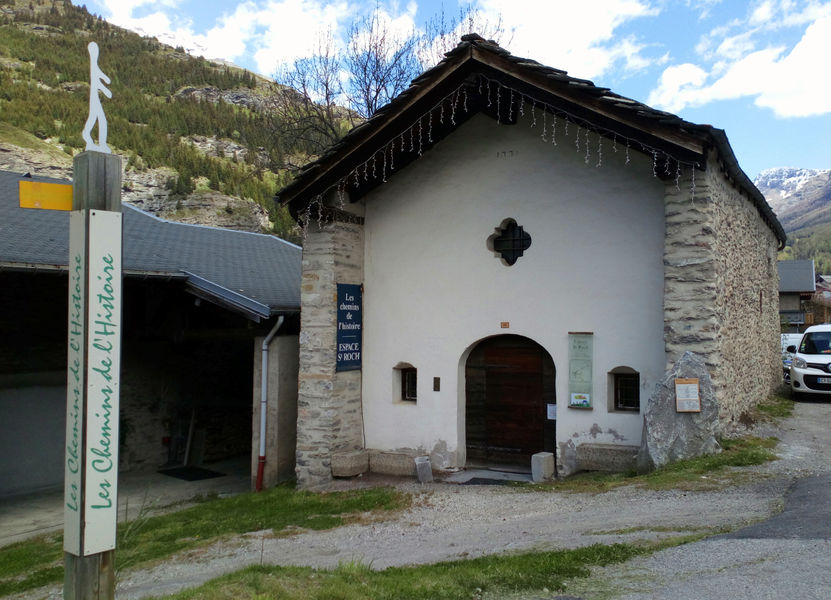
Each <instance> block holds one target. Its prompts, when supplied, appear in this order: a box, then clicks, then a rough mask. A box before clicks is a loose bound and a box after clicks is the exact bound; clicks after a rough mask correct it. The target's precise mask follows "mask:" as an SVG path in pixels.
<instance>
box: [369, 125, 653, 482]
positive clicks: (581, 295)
mask: <svg viewBox="0 0 831 600" xmlns="http://www.w3.org/2000/svg"><path fill="white" fill-rule="evenodd" d="M530 119H531V117H530V115H529V114H527V113H526V115H525V117H524V118H521V119H520V120H519V122H518V123H517V124H515V125H506V124H499V123H497V122H496V121H495V120H493V119H491V118H489V117H487V116H485V115H483V114H478V115H476V116H474V117H473V118H471V119H470V120H469V121H468V122H467V123H465V124H464V125H462V126H461V127H460V128H459V129H458V130H457V131H456V132H454V133H453V135H450V136H448V137H447V138H446V139H444V140H443V141H442V142H440V143H439V144H437V145H436V146H435V147H434V148H432V149H431V150H430V152H427V153H425V154H424V156H422V157H421V158H420V159H418V160H416V161H415V162H413V163H412V164H411V165H409V166H408V167H406V168H405V169H404V170H402V171H401V172H398V173H397V174H395V176H393V177H391V178H390V179H389V180H388V181H387V182H386V183H385V184H383V185H381V186H379V187H378V188H376V189H375V190H374V191H373V192H372V193H370V194H368V195H367V196H366V197H365V198H364V199H363V200H362V204H363V209H364V216H365V229H364V282H363V283H364V296H363V301H364V331H363V372H362V404H363V417H364V435H365V446H366V448H372V449H377V450H404V451H409V452H413V451H417V452H426V453H429V454H430V455H431V456H432V457H433V464H434V466H436V467H439V468H449V467H460V466H463V465H464V463H465V368H464V367H465V361H466V359H467V356H468V354H469V353H470V351H471V349H472V348H473V347H474V346H475V345H476V344H477V343H478V342H479V341H481V340H483V339H485V338H488V337H490V336H495V335H501V334H514V335H520V336H525V337H527V338H530V339H532V340H534V341H535V342H537V343H538V344H540V345H541V346H542V347H543V348H544V349H545V350H546V351H547V352H548V353H549V354H550V355H551V357H552V359H553V362H554V365H555V369H556V397H557V404H558V408H557V424H556V438H557V442H558V448H560V449H562V444H564V443H569V442H570V443H571V444H573V446H579V445H580V444H582V443H606V444H622V445H627V446H636V445H638V444H639V443H640V437H641V429H642V426H643V423H642V418H641V416H640V414H639V413H637V412H634V413H633V412H615V411H612V410H610V409H609V401H608V397H607V396H608V394H607V391H608V390H607V388H608V379H609V376H608V373H609V372H610V371H611V370H612V369H613V368H615V367H621V366H625V367H630V368H632V369H634V370H636V371H637V372H639V373H640V398H641V403H642V406H643V404H644V403H645V401H646V399H647V398H648V397H649V395H650V391H651V389H652V388H653V387H654V384H655V382H656V381H657V380H658V379H659V378H660V377H661V376H662V375H663V372H664V368H665V361H666V354H665V348H664V343H663V328H664V314H663V288H664V270H663V253H664V204H663V202H664V190H665V186H664V183H663V182H662V181H661V180H660V179H658V178H657V177H653V176H652V173H653V172H652V164H651V162H652V161H651V159H650V158H649V157H646V156H644V155H642V154H640V153H636V152H634V151H631V152H627V149H626V147H625V145H623V144H620V143H618V144H613V142H612V141H610V140H609V139H607V138H604V139H603V140H602V145H601V141H600V140H599V138H598V137H597V135H596V134H594V133H590V134H589V136H588V143H589V145H590V151H589V153H588V162H587V159H586V157H587V153H586V147H585V144H586V140H587V138H586V133H585V130H582V129H580V130H579V133H577V132H578V128H576V127H575V126H574V125H573V124H571V125H570V127H569V131H568V137H566V134H565V131H564V128H563V125H564V123H563V122H562V121H560V129H559V131H558V132H557V135H558V137H557V140H556V141H557V144H556V145H554V144H553V143H552V141H551V123H550V122H549V124H548V126H549V129H548V135H547V140H546V141H543V140H541V139H540V134H541V127H540V126H541V122H540V123H538V125H537V126H536V127H532V126H531V121H530ZM575 134H577V137H576V138H575ZM576 139H579V147H578V144H577V143H576ZM627 156H628V159H627ZM627 161H628V164H627ZM506 219H514V220H515V221H516V222H517V224H518V225H521V226H522V227H524V229H525V231H526V232H527V233H528V234H530V236H531V239H532V241H531V246H530V247H529V248H528V249H527V250H526V251H525V253H524V256H522V257H521V258H519V259H518V261H517V262H516V264H514V265H513V266H506V264H505V263H504V262H503V261H502V259H501V258H499V257H497V256H496V255H495V254H494V253H493V252H492V251H490V250H489V249H488V247H487V240H488V237H489V236H490V235H491V234H493V233H494V231H495V228H497V227H499V226H500V225H501V224H502V223H503V222H504V221H505V220H506ZM506 323H507V324H508V327H504V324H506ZM569 332H592V334H593V339H594V355H593V378H592V404H593V408H592V409H591V410H578V409H570V408H568V401H567V398H568V335H569ZM399 363H409V364H411V365H413V366H414V367H416V368H417V369H418V400H417V402H415V403H412V402H405V401H401V400H400V396H398V395H397V394H396V389H395V382H394V376H395V367H396V365H398V364H399ZM435 377H438V378H440V391H433V381H434V378H435Z"/></svg>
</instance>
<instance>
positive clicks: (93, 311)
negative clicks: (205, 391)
mask: <svg viewBox="0 0 831 600" xmlns="http://www.w3.org/2000/svg"><path fill="white" fill-rule="evenodd" d="M85 213H86V211H76V212H73V213H72V214H71V217H70V230H71V234H70V265H71V268H70V289H69V300H70V302H69V338H68V344H69V346H68V351H69V352H68V363H67V368H68V372H67V378H68V380H67V383H68V394H69V401H68V404H67V424H66V464H65V473H66V483H65V506H64V513H65V517H66V524H67V527H66V530H65V533H64V549H65V550H66V551H67V552H71V553H73V554H78V555H83V556H86V555H89V554H95V553H98V552H103V551H105V550H110V549H112V548H114V547H115V521H116V519H115V513H116V510H117V503H116V494H117V483H118V408H119V373H120V357H121V349H120V345H121V342H120V340H121V331H120V330H121V236H120V232H121V214H120V213H116V212H109V211H90V215H89V230H90V234H89V255H88V256H86V257H85V256H84V248H83V244H82V243H83V228H84V227H85V219H86V217H85ZM87 269H88V271H89V289H88V293H87V294H86V297H87V299H88V306H86V307H85V306H84V296H85V294H84V277H85V274H86V270H87ZM85 325H86V329H87V332H86V340H85V339H84V326H85ZM84 365H86V369H84ZM84 390H86V394H87V406H86V428H85V429H86V430H85V431H84V427H83V418H84V414H83V392H84ZM82 437H83V439H84V440H85V445H86V456H82V455H81V448H82V443H81V442H82ZM82 465H83V466H84V477H83V480H84V481H83V482H82V478H81V467H82ZM82 485H83V486H84V493H83V495H82V494H81V493H80V490H81V486H82ZM82 497H83V506H82V504H81V498H82ZM81 531H83V547H82V544H81V539H82V537H81Z"/></svg>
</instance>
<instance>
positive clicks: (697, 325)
mask: <svg viewBox="0 0 831 600" xmlns="http://www.w3.org/2000/svg"><path fill="white" fill-rule="evenodd" d="M694 177H695V181H694V182H693V175H692V174H691V172H686V173H685V176H684V177H682V178H681V180H680V181H679V185H678V187H677V188H676V185H675V182H674V181H671V182H668V184H667V188H666V194H665V215H666V241H665V248H664V342H665V348H666V357H667V369H669V368H671V367H672V365H673V364H674V363H675V362H676V361H677V360H678V359H679V358H680V357H681V355H682V354H683V353H684V352H685V351H692V352H695V353H696V354H699V355H701V356H702V357H703V358H704V361H705V363H706V365H707V368H708V369H709V370H710V372H711V374H712V378H713V387H714V390H715V393H716V398H717V399H718V402H719V406H720V419H721V421H722V424H726V423H727V422H729V421H732V420H736V419H738V418H739V417H741V415H743V414H744V413H746V412H747V411H748V410H749V409H750V408H752V407H753V406H754V405H755V404H756V403H757V402H758V401H759V400H761V399H763V398H765V397H766V396H767V395H768V394H769V393H770V391H771V390H772V389H773V388H774V386H775V385H776V383H777V382H778V378H779V377H781V366H780V365H779V364H778V361H779V352H778V348H779V345H778V344H779V342H778V333H779V316H778V311H779V308H778V287H779V277H778V273H777V270H776V248H777V241H776V238H775V235H774V234H773V232H772V231H771V230H770V228H769V227H768V226H767V225H766V224H765V222H764V221H763V220H762V217H761V215H760V214H759V211H758V209H757V208H756V207H755V205H754V204H753V202H752V200H750V199H749V198H747V197H746V196H744V195H742V194H741V193H740V192H739V191H738V189H737V188H735V187H734V186H732V185H731V184H730V183H729V182H728V181H727V179H726V177H725V175H724V173H723V172H722V171H721V170H720V169H719V166H718V164H717V163H716V162H715V161H714V160H712V159H711V160H710V161H709V162H708V164H707V169H706V171H700V170H696V171H695V174H694ZM693 190H694V191H693Z"/></svg>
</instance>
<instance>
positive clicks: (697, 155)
mask: <svg viewBox="0 0 831 600" xmlns="http://www.w3.org/2000/svg"><path fill="white" fill-rule="evenodd" d="M529 108H530V109H531V110H536V111H537V113H536V114H538V115H541V114H542V110H545V111H546V114H553V115H555V116H556V117H557V118H560V119H565V120H566V121H567V122H570V123H574V124H576V125H578V126H580V127H585V128H587V129H589V130H591V131H593V132H595V133H597V134H598V135H602V136H605V137H606V138H609V139H610V140H614V141H615V142H620V143H625V144H626V145H627V146H628V147H631V148H632V149H633V150H635V151H638V152H644V153H646V154H648V155H651V156H652V157H653V160H654V162H655V164H656V165H657V169H656V171H657V172H659V174H660V175H661V176H662V177H665V178H673V177H676V176H677V175H676V173H680V169H681V168H697V169H704V168H706V164H707V155H708V153H709V152H710V151H711V150H713V149H714V150H715V151H716V153H717V156H718V159H719V162H720V164H721V167H722V169H723V170H724V172H725V174H726V176H727V177H728V179H729V180H730V181H731V183H732V184H733V185H734V186H735V187H736V188H737V189H739V190H741V192H742V193H744V194H745V195H746V196H747V197H748V198H749V199H750V201H751V202H753V204H754V205H755V206H756V208H757V209H758V211H759V213H760V215H761V216H762V218H763V219H764V220H765V222H766V223H767V224H768V226H769V227H770V228H771V230H772V231H773V232H774V234H775V235H776V237H777V239H778V240H779V242H780V245H782V246H784V243H785V240H786V236H785V232H784V230H783V229H782V226H781V225H780V224H779V222H778V220H777V219H776V216H775V215H774V213H773V211H772V210H771V209H770V207H769V206H768V204H767V202H766V200H765V198H764V196H763V195H762V194H761V192H759V190H758V189H757V188H756V186H754V185H753V183H752V182H751V181H750V179H749V178H748V177H747V175H745V173H744V172H743V171H742V169H741V168H740V167H739V164H738V161H737V160H736V157H735V155H734V154H733V151H732V148H731V147H730V144H729V142H728V140H727V136H726V134H725V133H724V131H723V130H721V129H717V128H715V127H712V126H711V125H698V124H695V123H691V122H689V121H685V120H684V119H681V118H680V117H678V116H676V115H673V114H671V113H668V112H664V111H660V110H656V109H654V108H651V107H649V106H647V105H645V104H643V103H641V102H638V101H636V100H632V99H631V98H626V97H624V96H620V95H619V94H615V93H614V92H612V91H611V90H609V89H608V88H604V87H598V86H596V85H594V83H593V82H591V81H588V80H585V79H578V78H575V77H571V76H569V75H568V73H567V72H566V71H562V70H559V69H555V68H552V67H548V66H545V65H542V64H540V63H538V62H537V61H535V60H531V59H528V58H521V57H517V56H514V55H512V54H510V53H509V52H508V51H507V50H505V49H504V48H501V47H500V46H499V45H497V44H496V43H495V42H493V41H489V40H485V39H483V38H482V37H480V36H479V35H477V34H470V35H466V36H463V37H462V40H461V42H460V43H459V44H458V45H457V46H456V48H454V49H453V50H451V51H450V52H448V53H447V54H446V55H445V58H444V59H443V60H442V61H441V62H439V63H438V64H437V65H436V66H435V67H433V68H431V69H429V70H427V71H425V72H424V73H422V74H421V75H420V76H419V77H417V78H416V79H414V80H413V81H412V83H411V85H410V87H409V88H407V89H406V90H405V91H404V92H402V93H401V94H400V95H399V96H397V97H396V98H395V99H394V100H393V101H392V102H390V103H389V104H387V105H386V106H384V107H382V108H380V109H379V110H378V111H376V113H375V114H374V115H372V117H371V118H369V119H368V120H367V121H365V122H364V123H362V124H360V125H358V126H357V127H355V128H353V129H352V130H351V131H350V132H349V133H348V134H347V135H346V136H344V137H343V138H342V139H341V140H340V141H339V142H337V143H336V144H334V145H333V146H331V147H330V148H329V149H328V150H327V151H326V152H325V153H324V154H323V155H322V156H320V157H319V158H318V159H317V160H315V161H314V162H311V163H309V164H308V165H306V166H305V167H304V168H303V169H302V170H301V171H299V172H298V173H297V175H296V177H295V178H294V180H293V181H292V182H291V183H290V184H289V185H287V186H286V187H284V188H283V189H282V190H281V191H280V192H278V194H277V199H278V200H279V201H281V202H283V203H285V204H287V205H288V207H289V209H290V211H291V212H292V214H293V215H294V216H295V217H300V216H301V215H302V214H303V213H304V211H308V210H309V207H310V206H311V205H312V204H315V203H317V204H318V206H320V207H321V209H322V202H321V201H322V198H323V196H324V195H325V194H327V193H331V192H335V191H337V190H343V191H348V192H349V198H350V200H352V201H354V200H357V199H358V198H360V197H361V196H363V195H364V194H366V193H367V192H368V191H370V190H371V189H373V188H374V187H376V186H378V185H380V184H381V183H383V182H384V181H386V180H387V178H388V177H392V176H394V175H395V173H396V171H397V170H400V169H401V168H402V167H404V166H406V165H407V164H408V163H409V162H411V161H413V160H416V159H417V158H418V157H419V156H421V154H423V153H424V152H426V151H429V149H430V148H431V147H432V146H433V145H435V144H436V143H437V142H438V141H440V140H441V139H443V137H445V136H446V135H448V134H449V133H450V132H452V131H454V130H455V129H456V128H457V127H458V126H459V125H460V124H461V123H463V122H464V121H465V120H467V119H468V118H470V117H471V116H472V115H473V114H476V113H477V112H484V113H485V114H488V115H490V116H491V117H493V118H494V119H496V120H497V121H500V122H504V123H512V122H515V121H516V119H517V118H518V114H519V113H520V112H522V111H527V110H529ZM307 216H308V215H307Z"/></svg>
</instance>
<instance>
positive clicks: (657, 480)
mask: <svg viewBox="0 0 831 600" xmlns="http://www.w3.org/2000/svg"><path fill="white" fill-rule="evenodd" d="M777 443H778V440H777V439H776V438H764V439H763V438H756V437H747V438H741V439H737V440H722V442H721V445H722V449H723V451H722V452H721V453H719V454H713V455H710V456H701V457H699V458H692V459H689V460H680V461H678V462H675V463H672V464H670V465H667V466H665V467H662V468H660V469H656V470H655V471H652V472H651V473H646V474H643V475H638V474H636V473H635V472H628V473H595V472H593V473H577V474H576V475H572V476H571V477H567V478H565V479H562V480H559V481H554V482H552V483H546V484H538V485H528V484H518V487H522V488H523V490H536V491H540V492H547V491H551V490H555V491H561V492H584V493H602V492H606V491H609V490H611V489H614V488H617V487H621V486H624V485H638V486H642V487H645V488H647V489H652V490H666V489H680V490H689V491H704V490H713V489H718V488H721V487H723V486H725V485H730V484H734V483H741V482H742V481H743V480H744V479H745V478H746V475H745V474H744V473H742V472H741V471H737V470H735V469H730V468H729V467H748V466H751V465H760V464H762V463H765V462H767V461H769V460H776V455H775V454H774V453H773V452H772V449H773V448H775V447H776V444H777Z"/></svg>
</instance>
